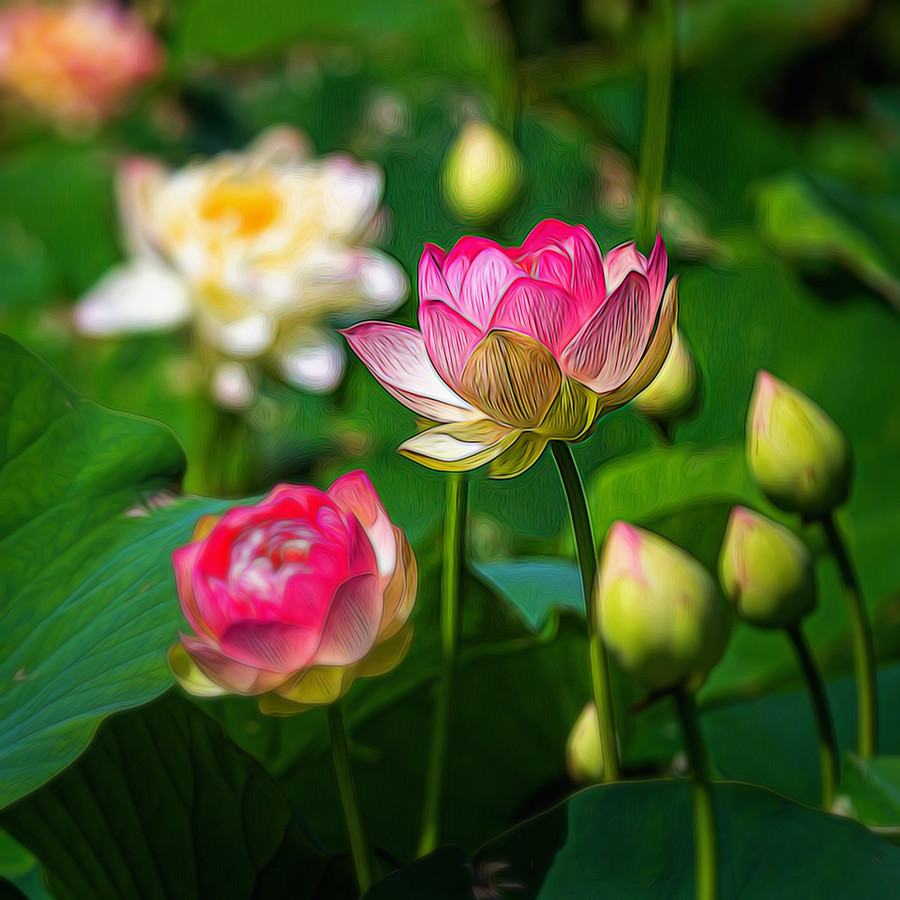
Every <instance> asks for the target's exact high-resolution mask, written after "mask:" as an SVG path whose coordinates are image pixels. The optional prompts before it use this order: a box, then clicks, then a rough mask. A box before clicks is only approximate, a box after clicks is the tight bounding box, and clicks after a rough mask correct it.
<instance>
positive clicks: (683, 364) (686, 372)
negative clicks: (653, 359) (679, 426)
mask: <svg viewBox="0 0 900 900" xmlns="http://www.w3.org/2000/svg"><path fill="white" fill-rule="evenodd" d="M699 388H700V381H699V378H698V374H697V364H696V362H695V360H694V354H693V353H691V348H690V347H688V345H687V344H686V343H685V341H684V339H683V338H682V336H681V331H680V330H679V329H676V330H675V335H674V337H673V339H672V346H671V347H670V348H669V354H668V356H667V357H666V361H665V362H664V363H663V365H662V368H661V369H660V370H659V374H658V375H657V376H656V378H654V379H653V381H651V382H650V384H649V386H648V387H646V388H645V389H644V390H643V391H641V393H640V394H638V395H637V397H635V398H634V400H633V401H632V406H633V407H634V409H635V411H636V412H638V413H640V414H641V415H642V416H646V417H647V418H648V419H657V420H659V421H661V422H674V421H676V420H678V419H683V418H685V417H686V416H688V415H690V414H691V413H692V412H693V410H694V407H695V405H696V403H697V397H698V394H699Z"/></svg>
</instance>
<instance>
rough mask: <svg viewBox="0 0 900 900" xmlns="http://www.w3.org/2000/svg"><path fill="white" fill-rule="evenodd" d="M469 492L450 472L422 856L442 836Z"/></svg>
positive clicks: (454, 474) (463, 476)
mask: <svg viewBox="0 0 900 900" xmlns="http://www.w3.org/2000/svg"><path fill="white" fill-rule="evenodd" d="M467 495H468V482H467V481H466V478H465V475H460V474H457V473H452V474H450V475H448V476H447V513H446V516H445V518H444V548H443V550H444V563H443V567H442V570H441V674H440V680H439V681H438V691H437V702H436V704H435V708H434V724H433V726H432V732H431V747H430V750H429V754H428V768H427V770H426V780H425V800H424V805H423V809H422V833H421V836H420V837H419V850H418V855H419V856H423V855H424V854H426V853H430V852H431V851H432V850H434V848H435V847H437V845H438V840H439V838H440V816H441V802H442V800H443V793H444V777H445V772H444V768H445V761H446V756H447V732H448V730H449V725H450V700H451V696H452V693H453V679H454V673H455V669H456V656H457V652H458V648H459V632H460V621H459V587H460V582H461V580H462V578H461V575H462V563H463V552H464V549H465V523H466V499H467Z"/></svg>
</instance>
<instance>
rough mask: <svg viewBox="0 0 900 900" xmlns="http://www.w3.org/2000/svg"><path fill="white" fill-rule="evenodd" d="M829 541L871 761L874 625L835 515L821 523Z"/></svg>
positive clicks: (862, 744) (862, 749)
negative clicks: (847, 624) (840, 588)
mask: <svg viewBox="0 0 900 900" xmlns="http://www.w3.org/2000/svg"><path fill="white" fill-rule="evenodd" d="M819 521H820V522H821V523H822V528H823V529H824V530H825V536H826V537H827V538H828V545H829V547H830V549H831V553H832V555H833V556H834V558H835V561H836V562H837V564H838V568H839V569H840V571H841V579H842V580H843V582H844V596H845V597H846V599H847V610H848V612H849V613H850V627H851V630H852V633H853V664H854V668H855V669H856V696H857V705H858V712H857V722H858V729H859V739H858V740H859V755H860V756H862V757H863V759H868V758H869V757H871V756H874V755H875V754H876V753H877V752H878V680H877V675H876V672H875V643H874V640H873V638H872V624H871V622H869V614H868V612H867V611H866V604H865V601H864V600H863V595H862V590H861V589H860V586H859V579H858V578H857V577H856V571H855V570H854V568H853V562H852V560H851V559H850V553H849V551H848V550H847V545H846V543H845V542H844V538H843V536H842V535H841V532H840V529H839V528H838V525H837V522H836V521H835V519H834V514H833V513H827V514H826V515H824V516H822V517H821V519H820V520H819Z"/></svg>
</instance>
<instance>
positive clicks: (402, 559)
mask: <svg viewBox="0 0 900 900" xmlns="http://www.w3.org/2000/svg"><path fill="white" fill-rule="evenodd" d="M394 538H395V540H396V542H397V567H396V569H394V574H393V576H392V577H391V580H390V581H389V582H388V584H387V587H385V589H384V610H383V612H382V614H381V626H380V627H379V629H378V638H377V639H378V640H379V641H384V640H387V639H388V638H390V637H392V636H393V635H394V634H396V633H397V632H398V631H399V630H400V629H401V628H402V627H403V625H404V623H405V622H406V620H407V619H408V618H409V615H410V613H411V612H412V609H413V605H414V604H415V602H416V585H417V584H418V566H417V564H416V557H415V554H414V553H413V552H412V547H411V546H410V544H409V541H408V540H407V539H406V535H405V534H404V533H403V532H402V531H401V530H400V529H399V528H397V527H396V526H394Z"/></svg>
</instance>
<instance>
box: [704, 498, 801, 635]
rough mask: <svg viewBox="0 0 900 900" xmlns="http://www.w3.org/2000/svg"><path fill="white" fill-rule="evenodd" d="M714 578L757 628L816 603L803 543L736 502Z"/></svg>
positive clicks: (781, 623) (786, 621)
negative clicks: (716, 576) (718, 579)
mask: <svg viewBox="0 0 900 900" xmlns="http://www.w3.org/2000/svg"><path fill="white" fill-rule="evenodd" d="M719 578H720V579H721V581H722V587H723V588H724V589H725V595H726V596H727V597H729V598H730V599H731V600H732V602H733V603H734V605H735V607H736V609H737V612H738V615H739V616H740V617H741V618H742V619H745V620H746V621H747V622H750V623H751V624H753V625H757V626H759V627H760V628H787V627H788V626H789V625H793V624H794V623H796V622H799V621H800V619H802V618H803V617H804V616H806V615H809V613H811V612H812V611H813V610H814V609H815V608H816V583H815V579H814V577H813V569H812V559H811V557H810V554H809V550H808V549H807V547H806V544H804V543H803V542H802V541H801V540H800V539H799V538H798V537H797V536H796V535H795V534H794V533H793V532H792V531H789V530H788V529H787V528H784V527H783V526H781V525H779V524H778V523H777V522H773V521H772V520H771V519H767V518H765V517H764V516H760V515H757V514H756V513H753V512H750V510H748V509H744V508H743V507H742V506H736V507H735V508H734V509H733V510H732V511H731V518H730V519H729V520H728V528H727V529H726V531H725V541H724V542H723V544H722V553H721V555H720V556H719Z"/></svg>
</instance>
